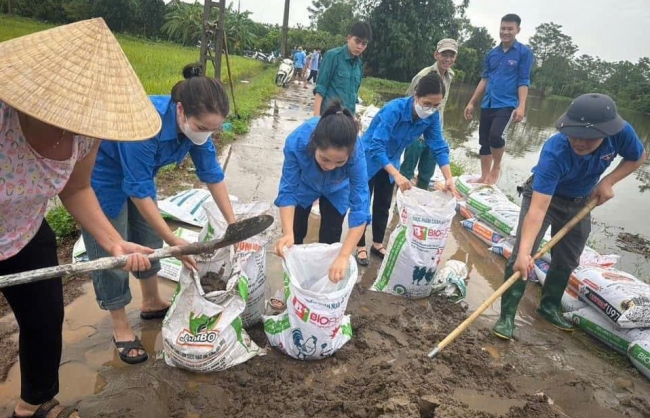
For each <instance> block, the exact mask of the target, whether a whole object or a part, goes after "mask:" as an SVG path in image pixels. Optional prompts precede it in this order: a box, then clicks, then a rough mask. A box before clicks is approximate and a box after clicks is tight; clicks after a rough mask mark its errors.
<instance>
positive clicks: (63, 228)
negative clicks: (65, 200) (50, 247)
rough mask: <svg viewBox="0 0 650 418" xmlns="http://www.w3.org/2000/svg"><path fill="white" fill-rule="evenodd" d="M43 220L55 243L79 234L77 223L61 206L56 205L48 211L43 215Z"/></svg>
mask: <svg viewBox="0 0 650 418" xmlns="http://www.w3.org/2000/svg"><path fill="white" fill-rule="evenodd" d="M45 219H46V220H47V223H48V224H50V227H51V228H52V230H53V231H54V235H56V240H57V242H60V241H61V240H62V239H64V238H68V237H73V236H75V235H77V234H78V232H79V228H78V227H77V222H76V221H75V220H74V218H73V217H72V215H70V213H69V212H68V211H67V210H66V208H65V207H63V206H62V205H57V206H55V207H54V208H53V209H52V210H50V211H49V212H48V213H47V215H45Z"/></svg>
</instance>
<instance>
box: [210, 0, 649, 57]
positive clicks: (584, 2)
mask: <svg viewBox="0 0 650 418" xmlns="http://www.w3.org/2000/svg"><path fill="white" fill-rule="evenodd" d="M200 1H201V3H202V2H203V1H202V0H200ZM230 1H233V3H234V5H235V7H237V4H238V0H228V2H230ZM240 3H241V10H242V11H243V10H250V11H251V12H253V15H252V16H251V18H252V19H253V20H255V21H257V22H263V23H274V24H275V23H277V24H282V16H283V11H284V0H240ZM311 3H312V0H291V10H290V13H289V24H290V25H291V26H295V25H296V24H297V23H302V24H303V25H308V24H309V12H307V7H308V6H309V5H311ZM506 13H517V14H518V15H519V16H520V17H521V19H522V23H521V34H520V35H519V39H520V40H521V41H523V42H526V41H527V40H528V38H529V37H530V36H532V35H533V34H534V33H535V27H536V26H537V25H539V24H540V23H545V22H555V23H557V24H559V25H562V27H563V31H564V33H565V34H567V35H569V36H571V37H572V38H573V42H574V43H575V44H577V45H578V47H579V48H580V50H579V51H578V54H582V53H584V54H589V55H592V56H599V57H600V58H602V59H604V60H607V61H618V60H629V61H633V62H636V61H638V59H639V58H640V57H643V56H646V57H647V56H650V27H649V26H650V0H544V1H542V0H470V6H469V9H468V10H467V15H468V17H469V18H470V20H471V21H472V24H474V25H476V26H485V27H486V28H487V29H488V30H489V32H490V34H491V35H492V36H493V37H494V39H495V40H497V41H498V39H499V21H500V19H501V17H502V16H503V15H504V14H506Z"/></svg>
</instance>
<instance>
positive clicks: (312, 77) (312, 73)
mask: <svg viewBox="0 0 650 418" xmlns="http://www.w3.org/2000/svg"><path fill="white" fill-rule="evenodd" d="M317 78H318V70H311V71H310V72H309V78H308V79H307V81H308V82H309V81H312V80H313V81H314V83H315V82H316V79H317Z"/></svg>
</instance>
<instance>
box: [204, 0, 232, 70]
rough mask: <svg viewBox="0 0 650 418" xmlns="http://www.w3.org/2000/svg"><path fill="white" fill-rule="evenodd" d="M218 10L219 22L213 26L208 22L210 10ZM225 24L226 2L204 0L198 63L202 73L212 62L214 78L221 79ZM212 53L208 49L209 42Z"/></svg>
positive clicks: (221, 0)
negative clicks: (212, 49)
mask: <svg viewBox="0 0 650 418" xmlns="http://www.w3.org/2000/svg"><path fill="white" fill-rule="evenodd" d="M213 7H218V8H219V20H218V23H217V24H216V25H215V24H214V23H213V22H211V21H210V17H211V16H212V8H213ZM225 22H226V0H220V1H219V3H217V2H214V1H211V0H205V4H204V5H203V30H202V31H201V56H200V59H199V62H200V63H201V65H202V66H203V71H205V72H207V70H208V69H207V63H208V61H212V64H213V65H214V78H217V79H221V50H222V49H223V30H225ZM212 40H214V43H213V44H212V46H213V48H214V53H213V51H211V50H210V49H209V48H208V45H209V43H210V41H212Z"/></svg>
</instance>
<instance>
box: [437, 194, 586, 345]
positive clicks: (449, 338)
mask: <svg viewBox="0 0 650 418" xmlns="http://www.w3.org/2000/svg"><path fill="white" fill-rule="evenodd" d="M597 203H598V200H597V199H592V200H590V201H589V203H587V205H586V206H585V207H584V208H582V210H581V211H580V212H578V213H577V214H576V215H575V216H574V217H573V218H572V219H571V220H570V221H569V222H567V224H566V225H564V227H562V229H560V230H559V231H558V232H557V234H555V236H554V237H553V238H551V240H550V241H549V242H547V243H546V244H545V245H544V246H543V247H542V248H540V250H539V251H538V252H537V254H535V255H534V256H533V260H532V262H535V260H537V259H539V258H540V257H541V256H543V255H544V254H545V253H547V252H548V251H549V250H550V249H551V248H553V246H554V245H555V244H557V243H558V241H560V240H561V239H562V238H564V236H565V235H566V234H567V233H568V232H569V231H570V230H572V229H573V227H574V226H576V225H577V224H578V222H580V221H581V220H582V218H584V217H585V216H587V215H588V214H589V212H591V211H592V210H593V209H594V208H595V207H596V204H597ZM520 276H521V273H519V272H518V271H516V272H515V273H514V274H513V275H512V276H510V278H509V279H508V280H506V281H505V282H504V283H503V284H502V285H501V287H499V288H498V289H497V290H496V291H495V292H494V293H493V294H492V296H490V297H489V298H488V299H487V300H486V301H485V302H483V303H482V304H481V306H479V307H478V309H476V310H475V311H474V312H473V313H472V314H471V315H470V316H469V317H468V318H467V319H465V320H464V321H463V322H462V323H461V324H460V325H459V326H458V327H457V328H456V329H455V330H453V331H452V332H451V334H449V335H447V336H446V337H445V339H444V340H442V341H440V342H439V343H438V345H436V346H435V348H434V349H433V350H432V351H431V352H430V353H429V357H430V358H434V357H436V356H437V355H438V353H440V351H441V350H442V349H444V348H445V347H447V346H448V345H449V344H451V343H452V342H453V341H454V340H455V339H456V338H457V337H458V336H459V335H460V334H461V333H462V332H463V331H465V330H466V329H467V328H468V327H469V326H470V325H471V324H472V322H474V321H475V320H476V318H478V317H479V316H481V314H482V313H483V312H484V311H485V310H486V309H487V308H489V307H490V306H492V304H493V303H494V302H495V301H496V300H497V299H498V298H499V297H501V295H503V294H504V293H505V291H506V290H508V289H509V288H510V286H512V285H513V284H514V283H515V282H516V281H517V280H519V277H520Z"/></svg>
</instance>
